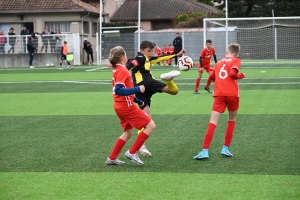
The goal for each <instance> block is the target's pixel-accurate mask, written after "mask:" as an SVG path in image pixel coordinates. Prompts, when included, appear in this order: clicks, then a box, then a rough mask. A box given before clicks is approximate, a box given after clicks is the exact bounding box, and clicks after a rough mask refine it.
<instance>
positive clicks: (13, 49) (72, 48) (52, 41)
mask: <svg viewBox="0 0 300 200" xmlns="http://www.w3.org/2000/svg"><path fill="white" fill-rule="evenodd" d="M1 37H2V38H4V43H0V54H27V53H28V51H27V43H28V38H29V37H31V35H2V36H0V38H1ZM0 41H2V40H0ZM64 41H67V45H68V50H69V52H68V53H69V54H73V55H74V61H73V63H74V65H80V38H79V34H47V35H36V37H34V38H33V44H34V46H36V47H38V50H37V51H36V53H41V54H45V53H47V54H51V53H60V51H61V46H62V45H63V42H64Z"/></svg>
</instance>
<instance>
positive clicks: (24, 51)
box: [20, 26, 30, 53]
mask: <svg viewBox="0 0 300 200" xmlns="http://www.w3.org/2000/svg"><path fill="white" fill-rule="evenodd" d="M20 35H21V36H22V46H23V53H26V39H27V37H26V35H30V34H29V30H27V28H26V26H24V27H23V28H22V30H21V33H20Z"/></svg>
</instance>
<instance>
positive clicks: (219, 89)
mask: <svg viewBox="0 0 300 200" xmlns="http://www.w3.org/2000/svg"><path fill="white" fill-rule="evenodd" d="M239 53H240V45H239V44H230V45H229V46H228V47H227V50H226V57H225V58H223V59H222V60H221V61H219V62H218V63H217V64H216V65H215V67H214V68H213V69H212V71H211V72H210V78H211V79H212V80H213V81H214V82H215V88H214V93H213V97H214V103H213V107H212V112H211V117H210V122H209V124H208V127H207V130H206V134H205V136H204V140H203V150H202V151H200V152H199V153H198V155H196V156H194V159H195V160H202V159H207V158H208V157H209V155H208V149H209V146H210V143H211V141H212V139H213V136H214V132H215V129H216V127H217V125H218V121H219V119H220V116H221V114H222V113H223V112H224V111H225V110H226V107H227V109H228V123H227V128H226V132H225V138H224V145H223V148H222V150H221V154H222V155H224V156H226V157H232V156H233V155H232V154H231V153H230V151H229V150H228V148H229V146H230V143H231V140H232V137H233V132H234V128H235V121H236V115H237V111H238V109H239V97H240V91H239V86H238V82H237V80H238V79H243V78H244V77H245V76H246V75H245V74H244V73H240V74H238V72H239V69H240V65H241V61H240V59H239V58H238V56H239Z"/></svg>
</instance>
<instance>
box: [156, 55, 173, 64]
mask: <svg viewBox="0 0 300 200" xmlns="http://www.w3.org/2000/svg"><path fill="white" fill-rule="evenodd" d="M175 56H176V54H172V55H163V56H152V57H151V58H150V62H151V64H155V63H158V62H161V61H165V60H169V59H171V58H174V57H175Z"/></svg>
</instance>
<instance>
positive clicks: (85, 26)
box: [83, 22, 90, 33]
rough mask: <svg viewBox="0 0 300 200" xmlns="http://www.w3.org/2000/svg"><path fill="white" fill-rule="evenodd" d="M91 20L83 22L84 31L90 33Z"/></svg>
mask: <svg viewBox="0 0 300 200" xmlns="http://www.w3.org/2000/svg"><path fill="white" fill-rule="evenodd" d="M89 24H90V23H89V22H83V33H90V26H89Z"/></svg>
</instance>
